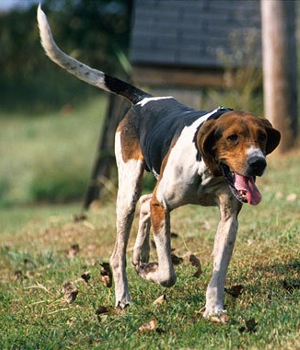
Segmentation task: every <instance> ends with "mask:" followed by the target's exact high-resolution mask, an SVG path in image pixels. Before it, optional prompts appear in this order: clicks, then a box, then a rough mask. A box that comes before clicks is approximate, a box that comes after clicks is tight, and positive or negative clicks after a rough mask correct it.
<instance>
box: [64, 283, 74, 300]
mask: <svg viewBox="0 0 300 350" xmlns="http://www.w3.org/2000/svg"><path fill="white" fill-rule="evenodd" d="M62 293H63V295H64V297H65V300H66V301H67V302H68V303H72V302H73V301H74V300H75V299H76V297H77V294H78V289H77V288H76V287H75V286H74V284H72V283H70V282H66V283H64V284H63V285H62Z"/></svg>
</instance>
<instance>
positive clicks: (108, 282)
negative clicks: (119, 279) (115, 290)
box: [99, 262, 112, 288]
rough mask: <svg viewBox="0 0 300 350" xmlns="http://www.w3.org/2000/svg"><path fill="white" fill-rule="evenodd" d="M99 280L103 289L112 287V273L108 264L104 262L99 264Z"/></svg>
mask: <svg viewBox="0 0 300 350" xmlns="http://www.w3.org/2000/svg"><path fill="white" fill-rule="evenodd" d="M99 279H100V281H101V282H102V283H103V284H104V285H105V287H107V288H110V287H111V286H112V272H111V269H110V266H109V263H107V262H104V263H102V264H101V271H100V276H99Z"/></svg>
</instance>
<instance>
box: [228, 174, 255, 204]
mask: <svg viewBox="0 0 300 350" xmlns="http://www.w3.org/2000/svg"><path fill="white" fill-rule="evenodd" d="M234 175H235V182H234V186H235V188H236V189H237V191H246V192H247V202H248V203H249V204H252V205H257V204H259V202H260V201H261V193H260V192H259V189H258V188H257V186H256V185H255V183H254V179H253V177H252V176H249V177H248V176H242V175H239V174H236V173H235V174H234Z"/></svg>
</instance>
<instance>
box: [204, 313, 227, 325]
mask: <svg viewBox="0 0 300 350" xmlns="http://www.w3.org/2000/svg"><path fill="white" fill-rule="evenodd" d="M208 320H209V321H211V322H214V323H221V324H226V323H227V322H228V320H229V316H228V315H227V314H225V313H224V312H220V314H219V315H218V316H210V317H208Z"/></svg>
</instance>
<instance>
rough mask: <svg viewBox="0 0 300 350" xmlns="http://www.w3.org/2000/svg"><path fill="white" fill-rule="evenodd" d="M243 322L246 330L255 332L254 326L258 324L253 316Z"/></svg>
mask: <svg viewBox="0 0 300 350" xmlns="http://www.w3.org/2000/svg"><path fill="white" fill-rule="evenodd" d="M245 324H246V327H247V331H248V332H256V326H257V325H258V323H257V322H256V321H255V319H254V318H250V320H245Z"/></svg>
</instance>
